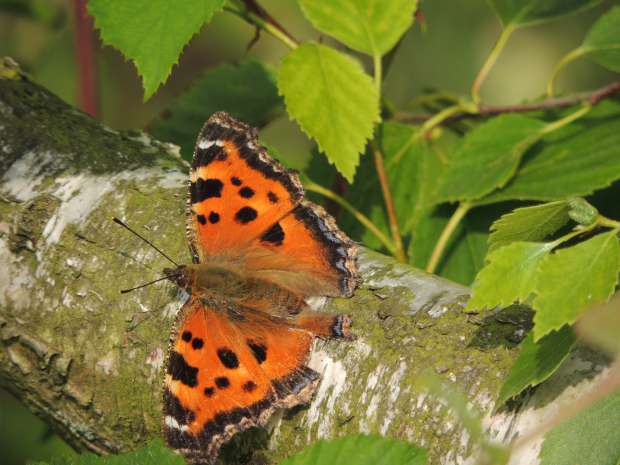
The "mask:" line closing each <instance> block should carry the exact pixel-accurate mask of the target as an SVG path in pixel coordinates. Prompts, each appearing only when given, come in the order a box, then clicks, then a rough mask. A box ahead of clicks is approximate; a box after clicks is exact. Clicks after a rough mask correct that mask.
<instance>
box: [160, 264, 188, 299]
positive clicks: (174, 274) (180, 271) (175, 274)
mask: <svg viewBox="0 0 620 465" xmlns="http://www.w3.org/2000/svg"><path fill="white" fill-rule="evenodd" d="M164 276H165V277H166V278H167V279H168V280H169V281H172V282H173V283H174V284H176V285H177V286H179V287H180V288H181V289H185V290H186V291H188V292H191V289H192V287H193V285H194V281H195V279H194V270H193V268H192V267H191V266H187V265H179V266H177V267H176V268H164Z"/></svg>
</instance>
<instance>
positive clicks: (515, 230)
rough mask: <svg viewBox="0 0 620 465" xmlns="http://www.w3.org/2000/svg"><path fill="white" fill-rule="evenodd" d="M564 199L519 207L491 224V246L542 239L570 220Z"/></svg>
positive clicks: (494, 247) (496, 246)
mask: <svg viewBox="0 0 620 465" xmlns="http://www.w3.org/2000/svg"><path fill="white" fill-rule="evenodd" d="M568 213H569V206H568V203H567V202H566V201H564V200H560V201H558V202H549V203H543V204H541V205H534V206H531V207H523V208H517V209H516V210H513V211H512V212H510V213H508V214H506V215H503V216H502V217H501V218H500V219H499V220H497V221H496V222H494V223H493V224H492V225H491V235H490V236H489V248H490V249H491V250H495V249H496V248H498V247H501V246H503V245H506V244H510V243H511V242H515V241H524V242H537V241H542V240H544V239H546V238H547V237H549V236H550V235H551V234H553V233H554V232H556V231H557V230H558V229H560V228H561V227H562V226H564V225H565V224H566V223H568V221H569V216H568Z"/></svg>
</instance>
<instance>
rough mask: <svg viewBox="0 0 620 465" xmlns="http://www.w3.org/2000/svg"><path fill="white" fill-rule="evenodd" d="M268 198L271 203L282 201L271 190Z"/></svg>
mask: <svg viewBox="0 0 620 465" xmlns="http://www.w3.org/2000/svg"><path fill="white" fill-rule="evenodd" d="M267 198H268V199H269V201H270V202H271V203H278V202H279V201H280V199H279V198H278V196H277V195H276V194H274V193H273V192H271V191H269V192H267Z"/></svg>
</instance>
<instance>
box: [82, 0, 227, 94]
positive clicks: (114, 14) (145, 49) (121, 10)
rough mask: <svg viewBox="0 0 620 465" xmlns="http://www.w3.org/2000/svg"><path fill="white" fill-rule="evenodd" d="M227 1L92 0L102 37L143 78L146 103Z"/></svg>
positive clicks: (97, 25)
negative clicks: (182, 54) (186, 46)
mask: <svg viewBox="0 0 620 465" xmlns="http://www.w3.org/2000/svg"><path fill="white" fill-rule="evenodd" d="M225 2H226V0H187V1H185V2H183V7H179V4H178V2H176V1H174V0H132V1H110V0H90V1H89V2H88V11H89V13H90V14H91V15H93V16H94V17H95V26H96V27H97V28H98V29H100V31H101V38H102V40H103V42H104V43H105V44H107V45H112V46H113V47H116V48H117V49H119V50H120V51H121V53H122V54H123V55H124V56H125V57H126V58H128V59H130V60H132V61H133V62H134V64H135V65H136V68H137V69H138V73H139V74H140V76H142V83H143V86H144V100H147V99H149V98H150V97H151V96H152V95H153V94H154V93H155V91H156V90H157V88H158V87H159V85H160V84H161V83H162V82H164V81H166V79H168V75H169V74H170V70H171V69H172V65H174V64H175V63H177V60H178V58H179V55H180V54H181V51H182V50H183V47H185V45H186V44H187V43H188V42H189V40H190V39H191V38H192V36H193V35H194V34H196V33H197V32H198V31H200V28H201V27H202V26H203V24H205V23H208V22H209V21H210V20H211V18H212V17H213V14H214V13H216V12H218V11H219V10H221V9H222V7H223V6H224V3H225Z"/></svg>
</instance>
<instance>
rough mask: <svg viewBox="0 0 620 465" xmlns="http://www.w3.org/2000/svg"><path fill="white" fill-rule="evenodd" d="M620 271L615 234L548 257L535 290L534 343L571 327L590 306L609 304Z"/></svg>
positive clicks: (611, 232) (602, 235) (593, 239)
mask: <svg viewBox="0 0 620 465" xmlns="http://www.w3.org/2000/svg"><path fill="white" fill-rule="evenodd" d="M500 250H501V249H500ZM619 269H620V245H619V244H618V238H617V233H616V232H615V231H610V232H606V233H602V234H598V235H597V236H595V237H593V238H591V239H588V240H587V241H584V242H581V243H579V244H577V245H574V246H572V247H568V248H565V249H560V250H558V251H557V252H555V253H553V254H551V255H548V256H547V257H546V258H545V260H544V261H543V262H542V264H541V265H540V269H539V272H540V276H541V279H539V280H537V285H536V290H535V292H536V297H535V299H534V302H533V307H534V309H535V310H536V314H535V316H534V323H535V326H534V339H535V340H538V339H540V338H541V337H543V336H544V335H545V334H547V333H549V332H550V331H552V330H557V329H560V328H561V327H562V326H564V325H565V324H572V323H573V322H574V321H575V320H576V319H577V317H578V316H579V315H580V314H581V313H583V312H584V311H585V310H586V309H587V308H588V307H589V306H591V305H592V304H596V303H599V302H604V301H606V300H607V299H608V298H609V296H610V295H611V294H612V292H613V290H614V288H615V286H616V282H617V281H618V271H619Z"/></svg>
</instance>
